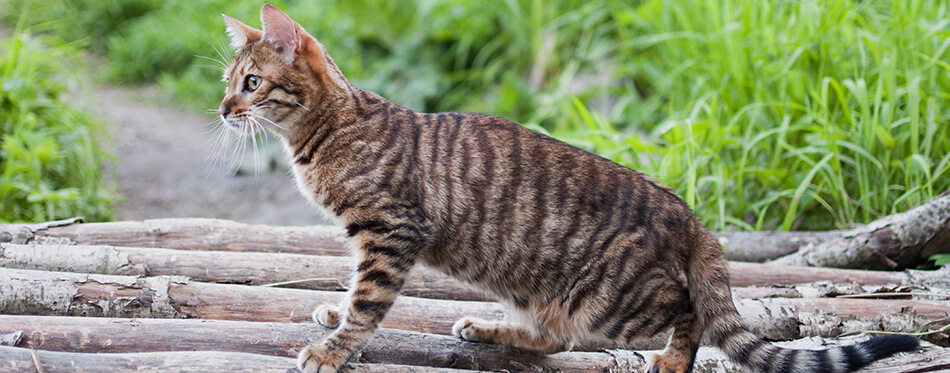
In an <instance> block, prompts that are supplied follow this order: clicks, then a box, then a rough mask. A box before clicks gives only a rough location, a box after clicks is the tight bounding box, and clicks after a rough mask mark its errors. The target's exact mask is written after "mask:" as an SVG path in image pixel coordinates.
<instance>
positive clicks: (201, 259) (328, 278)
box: [0, 244, 950, 301]
mask: <svg viewBox="0 0 950 373" xmlns="http://www.w3.org/2000/svg"><path fill="white" fill-rule="evenodd" d="M0 267H6V268H20V269H36V270H46V271H66V272H81V273H99V274H110V275H135V276H157V275H179V276H187V277H189V278H191V279H192V280H194V281H201V282H217V283H232V284H249V285H264V284H274V283H287V285H284V287H292V288H300V289H316V290H335V291H341V290H346V289H347V288H348V285H347V284H348V281H349V278H350V276H351V275H352V272H353V259H352V258H350V257H335V256H318V255H301V254H276V253H254V252H222V251H187V250H174V249H151V248H132V247H112V246H90V245H36V244H33V245H12V244H0ZM945 271H950V270H945ZM729 273H730V275H731V284H732V286H733V287H745V286H773V285H795V284H807V283H813V282H817V281H829V282H833V283H857V284H859V285H885V284H894V285H901V286H927V287H938V288H945V289H950V272H947V273H944V274H942V275H937V276H935V275H932V274H931V272H928V271H913V270H908V271H905V272H885V271H858V270H842V269H831V268H817V267H795V266H775V265H767V264H759V263H743V262H730V263H729ZM941 280H943V281H942V282H941ZM403 294H404V295H408V296H415V297H425V298H437V299H454V300H473V301H487V300H491V297H489V296H487V295H484V294H483V293H481V292H479V291H477V290H474V289H473V287H472V286H470V285H467V284H463V283H461V282H459V281H456V280H453V279H451V278H449V277H448V276H446V275H443V274H441V273H437V272H435V271H432V270H428V269H425V268H422V266H418V267H417V268H416V269H415V270H414V271H413V273H412V275H411V277H410V279H409V281H407V282H406V285H405V287H404V289H403Z"/></svg>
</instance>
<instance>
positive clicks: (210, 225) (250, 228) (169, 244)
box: [7, 218, 349, 256]
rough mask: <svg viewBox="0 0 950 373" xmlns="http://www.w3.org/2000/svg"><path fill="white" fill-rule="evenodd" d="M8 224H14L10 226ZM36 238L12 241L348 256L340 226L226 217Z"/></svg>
mask: <svg viewBox="0 0 950 373" xmlns="http://www.w3.org/2000/svg"><path fill="white" fill-rule="evenodd" d="M10 227H11V228H7V229H12V227H13V226H10ZM33 236H35V238H31V239H27V240H25V241H24V240H19V241H10V243H19V244H25V243H30V242H37V243H45V242H43V241H47V240H52V241H53V242H55V243H61V240H62V239H67V240H68V241H69V242H71V243H77V244H86V245H114V246H130V247H163V248H169V249H183V250H224V251H264V252H280V253H296V254H317V255H338V256H343V255H349V251H348V250H347V249H346V247H344V243H345V239H346V232H345V231H344V230H343V228H341V227H334V226H322V225H318V226H308V227H275V226H267V225H250V224H243V223H237V222H234V221H230V220H219V219H200V218H176V219H156V220H145V221H124V222H112V223H89V224H73V225H66V226H56V227H49V228H44V229H37V230H35V231H34V232H33Z"/></svg>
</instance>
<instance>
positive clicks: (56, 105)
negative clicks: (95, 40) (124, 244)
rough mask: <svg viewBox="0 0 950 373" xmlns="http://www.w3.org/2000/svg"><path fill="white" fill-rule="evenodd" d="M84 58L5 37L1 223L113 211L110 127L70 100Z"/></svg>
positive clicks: (0, 58)
mask: <svg viewBox="0 0 950 373" xmlns="http://www.w3.org/2000/svg"><path fill="white" fill-rule="evenodd" d="M77 57H78V56H77V51H76V50H73V49H71V48H70V47H68V46H60V47H53V46H49V45H46V44H43V43H41V42H40V41H39V40H37V39H35V38H32V37H30V36H29V35H27V34H23V33H17V34H16V36H14V37H11V38H8V39H5V40H2V41H0V222H40V221H47V220H53V219H61V218H66V217H72V216H84V217H86V218H87V219H88V220H92V221H99V220H108V219H109V218H111V216H112V207H111V206H112V202H113V200H114V199H115V194H114V192H113V191H112V189H111V188H110V187H109V186H108V185H107V184H108V183H107V181H108V178H107V177H105V176H103V173H104V172H105V174H106V175H110V173H109V171H108V170H107V169H106V160H108V159H109V155H108V154H107V153H106V152H105V151H104V150H103V149H102V148H101V145H100V142H101V141H103V139H105V138H106V133H105V130H104V128H103V126H102V124H101V123H99V122H98V121H96V120H94V119H93V118H91V117H90V116H88V115H86V114H83V113H81V112H79V111H77V110H75V109H73V108H72V107H70V105H69V104H68V103H67V102H65V101H66V100H65V99H64V97H63V94H64V92H65V91H66V88H67V86H68V84H69V83H70V81H71V79H72V77H71V76H70V74H69V73H68V71H69V70H70V67H74V66H70V64H74V63H77V62H78V60H77Z"/></svg>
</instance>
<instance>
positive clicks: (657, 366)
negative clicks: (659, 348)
mask: <svg viewBox="0 0 950 373" xmlns="http://www.w3.org/2000/svg"><path fill="white" fill-rule="evenodd" d="M702 334H703V329H702V326H701V325H700V324H699V320H698V319H697V318H696V316H695V315H693V314H692V313H688V314H682V315H680V316H679V317H677V318H676V319H675V320H674V321H673V335H671V336H670V340H669V342H668V343H667V344H666V348H665V349H664V350H663V352H661V353H659V354H657V355H654V356H653V359H652V362H651V363H650V369H649V370H648V372H649V373H686V372H690V371H692V367H693V360H695V359H696V351H697V350H698V349H699V338H700V336H701V335H702Z"/></svg>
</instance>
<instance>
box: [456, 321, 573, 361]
mask: <svg viewBox="0 0 950 373" xmlns="http://www.w3.org/2000/svg"><path fill="white" fill-rule="evenodd" d="M452 335H454V336H456V337H459V338H462V339H464V340H466V341H472V342H489V343H497V344H504V345H508V346H512V347H515V348H519V349H522V350H528V351H532V352H537V353H540V354H553V353H558V352H562V351H568V350H570V349H571V348H572V347H574V343H573V342H572V341H563V340H559V339H557V338H555V337H554V336H552V335H550V334H548V333H543V332H532V331H530V330H528V329H526V328H524V327H520V326H516V325H512V324H509V323H506V322H499V321H488V320H482V319H478V318H474V317H463V318H462V319H460V320H459V321H458V322H456V323H455V326H453V327H452Z"/></svg>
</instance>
